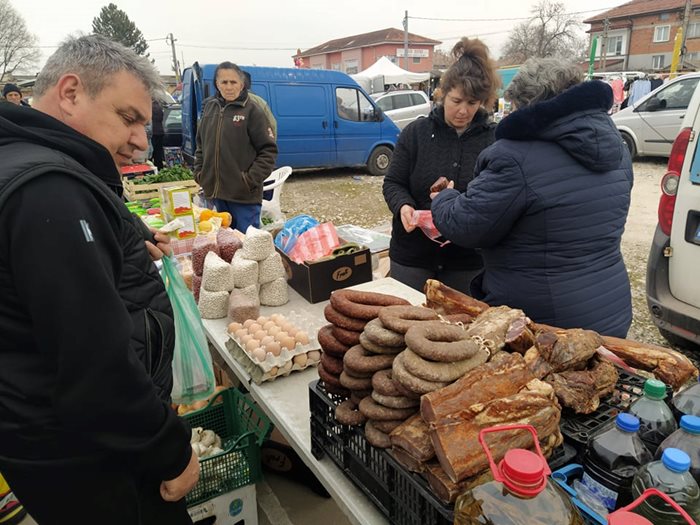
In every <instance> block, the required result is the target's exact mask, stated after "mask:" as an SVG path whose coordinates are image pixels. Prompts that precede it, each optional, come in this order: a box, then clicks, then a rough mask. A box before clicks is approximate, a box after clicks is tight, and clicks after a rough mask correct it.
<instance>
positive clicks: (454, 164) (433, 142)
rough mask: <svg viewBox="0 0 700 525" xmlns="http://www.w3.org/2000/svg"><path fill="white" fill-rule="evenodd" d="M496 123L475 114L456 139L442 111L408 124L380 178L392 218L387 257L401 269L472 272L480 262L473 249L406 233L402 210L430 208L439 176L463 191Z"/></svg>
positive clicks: (485, 116) (478, 266)
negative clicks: (387, 167)
mask: <svg viewBox="0 0 700 525" xmlns="http://www.w3.org/2000/svg"><path fill="white" fill-rule="evenodd" d="M494 128H495V124H493V123H491V122H490V121H489V117H488V114H487V113H486V111H484V110H483V109H482V110H479V111H478V112H477V114H476V115H475V116H474V120H473V121H472V124H471V126H470V127H469V128H468V129H467V130H466V131H465V132H464V133H463V134H462V136H461V137H460V136H459V135H457V132H456V131H455V130H454V128H451V127H450V126H448V125H447V124H446V123H445V110H444V108H443V107H442V106H438V107H436V108H435V109H434V110H433V111H432V112H431V113H430V115H429V116H428V118H420V119H418V120H416V121H414V122H412V123H411V124H409V125H408V126H407V127H406V128H405V129H404V130H403V131H402V132H401V135H400V136H399V140H398V143H397V144H396V150H395V151H394V156H393V158H392V160H391V166H390V168H389V173H388V174H387V176H386V177H385V179H384V188H383V191H384V199H385V200H386V202H387V204H388V206H389V209H390V210H391V213H392V214H393V215H394V220H393V225H392V234H391V247H390V249H389V256H390V257H391V260H392V261H396V262H397V263H399V264H403V265H405V266H413V267H417V268H427V269H433V270H437V269H439V268H444V269H449V270H476V269H479V268H481V257H479V255H478V254H477V253H476V252H475V251H474V250H472V249H467V248H462V247H460V246H457V245H455V244H448V245H447V246H444V247H442V248H440V246H439V245H438V244H437V243H435V242H433V241H431V240H430V239H428V237H426V236H425V234H424V233H423V232H422V231H421V230H420V229H415V230H414V231H412V232H411V233H406V230H404V227H403V225H402V224H401V215H400V210H401V207H402V206H403V205H404V204H408V205H410V206H412V207H413V208H414V209H416V210H429V209H430V186H432V185H433V183H435V181H436V180H437V179H439V178H440V177H447V178H448V179H449V180H452V181H454V182H455V188H456V189H457V190H459V191H465V190H466V189H467V184H469V182H470V181H471V180H472V179H473V178H474V165H475V164H476V159H477V157H478V156H479V153H481V151H482V150H484V149H485V148H486V147H488V146H489V145H491V143H493V141H494V140H495V139H494Z"/></svg>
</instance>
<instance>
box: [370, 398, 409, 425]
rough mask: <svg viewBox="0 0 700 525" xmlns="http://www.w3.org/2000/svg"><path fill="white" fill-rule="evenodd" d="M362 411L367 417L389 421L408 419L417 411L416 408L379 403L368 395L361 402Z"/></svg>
mask: <svg viewBox="0 0 700 525" xmlns="http://www.w3.org/2000/svg"><path fill="white" fill-rule="evenodd" d="M360 412H362V413H363V414H364V415H365V416H366V417H367V419H376V420H377V421H389V420H392V419H408V418H409V417H411V416H412V415H413V414H415V413H416V412H417V410H416V409H415V408H389V407H384V406H382V405H379V404H377V402H376V401H375V400H374V399H372V398H371V397H366V398H364V399H363V400H362V401H361V402H360Z"/></svg>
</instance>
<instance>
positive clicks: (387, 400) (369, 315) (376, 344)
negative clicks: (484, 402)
mask: <svg viewBox="0 0 700 525" xmlns="http://www.w3.org/2000/svg"><path fill="white" fill-rule="evenodd" d="M402 305H403V306H408V305H409V303H408V302H407V301H406V300H404V299H401V298H398V297H394V296H391V295H385V294H379V293H374V292H358V291H354V290H339V291H337V292H334V293H333V294H332V295H331V300H330V304H329V305H328V306H327V307H326V309H325V312H324V313H325V317H326V319H327V320H328V321H329V322H330V324H329V325H326V326H324V327H323V328H321V330H319V333H318V341H319V343H320V345H321V348H322V349H323V351H324V353H323V355H322V356H321V363H320V365H319V376H320V377H321V379H322V380H323V383H324V386H325V388H326V390H327V391H328V392H331V393H335V394H340V395H344V396H346V397H347V398H348V399H346V400H345V401H343V402H342V403H341V404H340V405H338V407H337V409H336V419H337V420H338V422H340V423H343V424H345V425H351V426H360V425H365V437H366V438H367V440H368V441H369V442H370V443H371V444H372V445H374V446H378V447H382V448H388V447H389V446H391V443H390V441H389V432H391V431H392V430H393V429H394V428H396V427H397V426H398V425H400V424H401V423H402V422H403V421H404V420H406V419H407V418H408V417H410V416H411V415H413V414H415V413H416V412H417V410H418V404H419V399H418V396H416V395H414V394H412V393H411V392H409V391H407V390H405V389H403V388H402V387H401V385H400V384H398V383H396V382H395V381H393V379H392V377H391V367H392V364H393V362H394V357H395V356H396V355H397V354H399V353H400V352H402V351H403V350H404V349H405V348H406V345H405V343H404V338H403V336H402V335H401V334H397V333H395V332H393V331H389V330H386V329H385V328H384V327H383V326H382V324H381V322H380V321H379V319H378V316H379V312H380V311H381V310H382V309H383V308H384V307H386V306H402Z"/></svg>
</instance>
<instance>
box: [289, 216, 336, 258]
mask: <svg viewBox="0 0 700 525" xmlns="http://www.w3.org/2000/svg"><path fill="white" fill-rule="evenodd" d="M338 246H340V241H339V240H338V233H337V232H336V231H335V226H333V223H332V222H324V223H323V224H319V225H318V226H314V227H313V228H311V229H310V230H306V231H305V232H304V233H302V234H301V235H300V236H299V238H298V239H297V242H296V244H295V245H294V248H292V251H290V252H289V258H290V259H291V260H292V261H294V262H295V263H297V264H301V263H303V262H305V261H315V260H316V259H320V258H321V257H324V256H326V255H328V254H330V253H331V252H332V251H333V250H334V249H336V248H337V247H338Z"/></svg>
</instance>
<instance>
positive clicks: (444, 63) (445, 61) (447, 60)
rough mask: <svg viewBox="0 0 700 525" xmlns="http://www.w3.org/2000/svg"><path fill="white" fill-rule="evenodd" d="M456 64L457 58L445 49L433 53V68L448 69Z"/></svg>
mask: <svg viewBox="0 0 700 525" xmlns="http://www.w3.org/2000/svg"><path fill="white" fill-rule="evenodd" d="M454 62H455V57H454V56H452V53H450V52H449V51H446V50H444V49H436V50H435V51H433V68H435V69H447V68H448V67H450V66H451V65H452V64H454Z"/></svg>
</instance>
